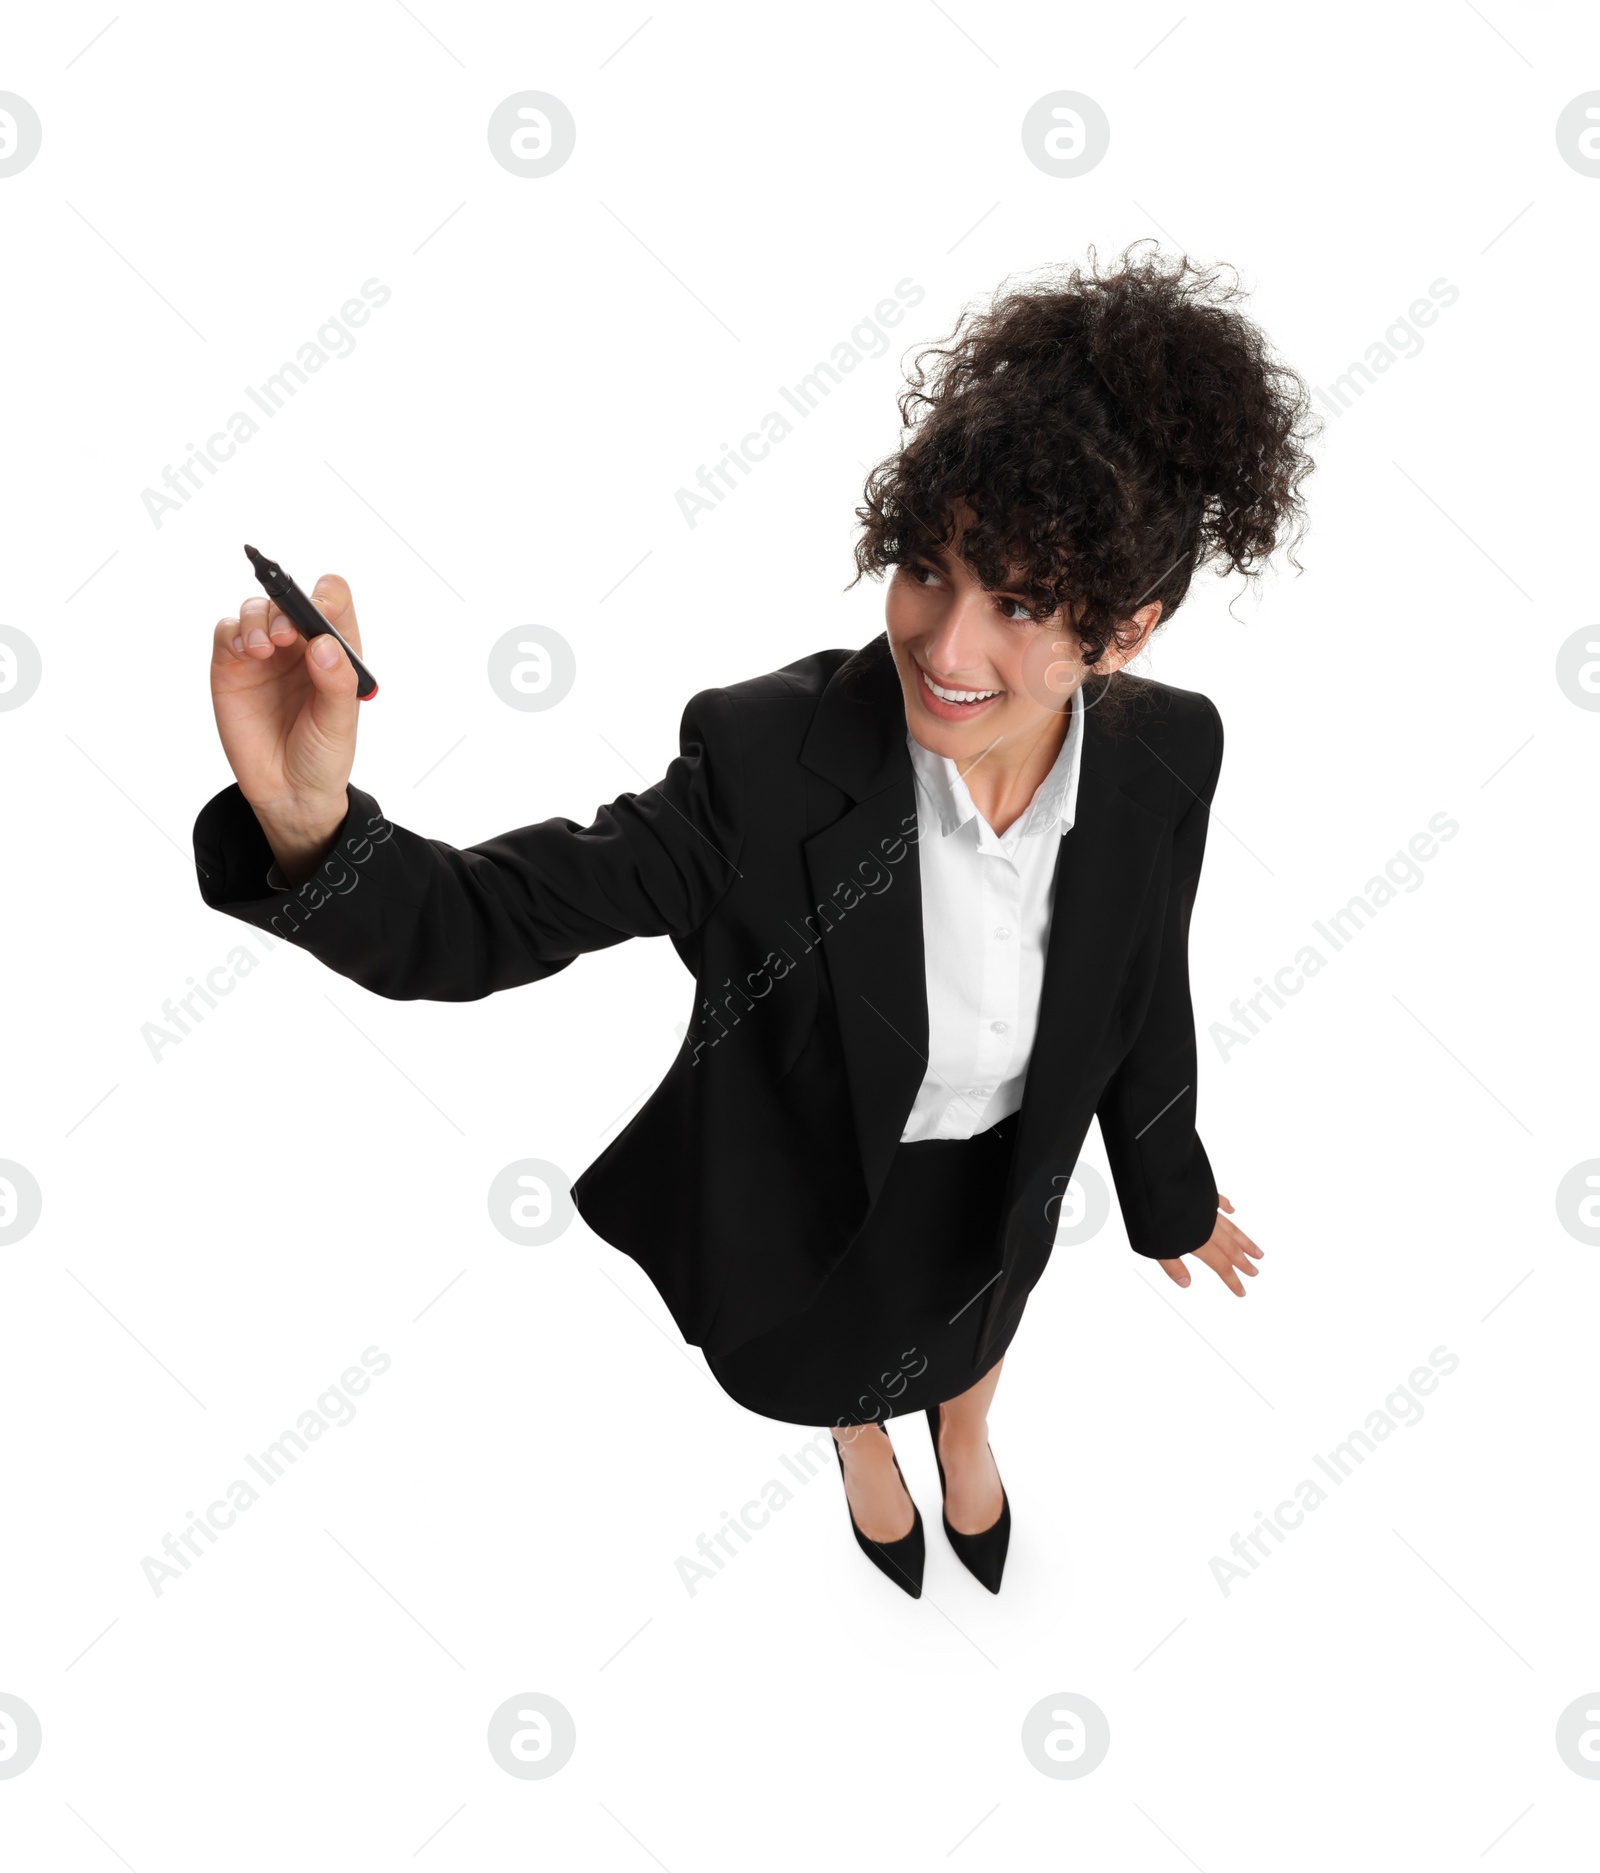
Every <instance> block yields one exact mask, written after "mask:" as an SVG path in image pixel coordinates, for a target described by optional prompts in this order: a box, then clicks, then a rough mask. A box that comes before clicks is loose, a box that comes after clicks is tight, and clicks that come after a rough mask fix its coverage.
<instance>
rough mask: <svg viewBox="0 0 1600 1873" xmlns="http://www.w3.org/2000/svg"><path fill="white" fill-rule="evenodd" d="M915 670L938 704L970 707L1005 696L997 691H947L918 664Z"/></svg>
mask: <svg viewBox="0 0 1600 1873" xmlns="http://www.w3.org/2000/svg"><path fill="white" fill-rule="evenodd" d="M917 670H918V673H919V674H920V676H921V677H922V680H923V682H924V683H925V684H926V685H927V686H928V688H929V689H930V690H931V691H932V692H933V694H934V695H935V696H937V697H938V698H939V700H940V702H948V703H960V704H965V705H967V706H968V707H971V706H973V705H975V704H977V703H980V702H991V701H993V699H994V698H995V697H996V696H1003V695H1004V694H1005V691H1004V690H999V689H949V688H947V687H946V686H945V685H944V684H943V683H936V682H934V680H933V678H932V677H931V676H929V674H928V673H927V671H926V670H924V669H923V668H922V665H921V664H920V663H919V664H918V665H917Z"/></svg>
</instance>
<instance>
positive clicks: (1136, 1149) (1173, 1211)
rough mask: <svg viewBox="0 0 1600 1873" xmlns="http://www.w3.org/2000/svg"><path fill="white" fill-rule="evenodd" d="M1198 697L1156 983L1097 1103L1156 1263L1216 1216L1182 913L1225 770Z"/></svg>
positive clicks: (1188, 1244) (1144, 1246) (1185, 1250)
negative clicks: (1193, 783)
mask: <svg viewBox="0 0 1600 1873" xmlns="http://www.w3.org/2000/svg"><path fill="white" fill-rule="evenodd" d="M1205 702H1206V709H1207V713H1208V715H1209V718H1210V724H1211V732H1212V735H1213V736H1214V743H1213V746H1212V750H1211V754H1210V758H1209V761H1208V763H1207V766H1206V768H1205V769H1204V770H1203V777H1202V778H1201V779H1200V780H1199V782H1198V783H1197V788H1196V789H1195V790H1192V798H1191V799H1190V801H1189V804H1188V806H1187V808H1185V809H1181V810H1180V812H1179V816H1178V819H1177V822H1176V825H1175V827H1174V830H1173V841H1172V877H1171V883H1170V886H1169V888H1168V892H1167V903H1166V911H1165V914H1164V915H1163V917H1162V919H1161V921H1160V922H1159V923H1158V924H1157V925H1156V927H1155V928H1154V930H1153V931H1152V932H1151V935H1150V938H1149V939H1148V941H1149V943H1150V944H1151V945H1154V946H1156V947H1157V957H1156V964H1155V976H1154V985H1153V987H1152V989H1151V993H1150V999H1149V1002H1148V1004H1147V1006H1146V1008H1145V1013H1144V1019H1143V1021H1142V1022H1141V1024H1140V1027H1139V1031H1138V1033H1137V1035H1136V1036H1135V1037H1134V1041H1133V1045H1132V1047H1131V1048H1130V1049H1129V1051H1128V1053H1127V1054H1126V1055H1125V1056H1124V1058H1123V1060H1122V1063H1121V1065H1120V1066H1119V1067H1118V1068H1117V1071H1116V1072H1115V1073H1114V1074H1113V1075H1112V1077H1111V1079H1110V1080H1109V1081H1108V1083H1107V1085H1106V1089H1105V1091H1104V1093H1103V1094H1102V1095H1101V1098H1100V1101H1099V1104H1098V1106H1097V1107H1096V1116H1097V1117H1098V1119H1099V1121H1100V1134H1101V1137H1102V1138H1103V1139H1104V1141H1105V1147H1106V1156H1107V1158H1108V1160H1109V1161H1110V1165H1111V1175H1112V1180H1113V1182H1114V1183H1115V1184H1116V1189H1117V1203H1118V1206H1119V1207H1120V1209H1121V1211H1122V1218H1123V1223H1124V1226H1125V1227H1126V1229H1127V1232H1128V1240H1129V1242H1130V1243H1131V1244H1132V1246H1133V1248H1134V1249H1135V1250H1136V1251H1137V1253H1139V1254H1140V1255H1148V1256H1151V1257H1153V1258H1155V1259H1156V1260H1170V1259H1173V1258H1175V1257H1177V1256H1180V1255H1187V1254H1189V1253H1190V1252H1191V1251H1192V1250H1194V1249H1198V1248H1200V1247H1201V1246H1202V1245H1203V1244H1204V1243H1205V1242H1207V1241H1208V1240H1209V1239H1210V1236H1211V1233H1212V1231H1213V1230H1214V1229H1215V1228H1216V1222H1217V1185H1216V1179H1215V1177H1214V1175H1213V1174H1212V1170H1211V1165H1210V1162H1209V1161H1208V1159H1207V1157H1206V1153H1205V1147H1204V1145H1202V1144H1201V1142H1200V1136H1199V1133H1198V1132H1197V1131H1196V1130H1195V1113H1196V1102H1197V1093H1196V1081H1197V1079H1198V1071H1197V1068H1198V1059H1197V1051H1196V1047H1195V1030H1194V1009H1193V1005H1192V1003H1191V1001H1190V994H1189V918H1190V913H1191V912H1192V910H1193V908H1194V900H1195V891H1196V888H1197V887H1198V885H1199V883H1200V864H1201V860H1202V859H1203V858H1204V856H1205V849H1206V832H1207V829H1208V827H1209V824H1210V818H1211V802H1212V799H1213V797H1214V796H1215V794H1216V791H1217V778H1218V776H1219V775H1220V773H1221V771H1222V718H1221V716H1220V715H1219V714H1218V713H1217V708H1216V705H1215V704H1214V703H1212V702H1211V701H1210V699H1209V698H1206V699H1205ZM1141 960H1142V959H1141Z"/></svg>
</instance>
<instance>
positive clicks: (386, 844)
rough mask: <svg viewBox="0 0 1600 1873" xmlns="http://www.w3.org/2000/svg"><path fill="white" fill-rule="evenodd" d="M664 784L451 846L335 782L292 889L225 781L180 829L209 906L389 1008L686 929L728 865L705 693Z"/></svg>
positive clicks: (732, 797) (741, 805)
mask: <svg viewBox="0 0 1600 1873" xmlns="http://www.w3.org/2000/svg"><path fill="white" fill-rule="evenodd" d="M679 749H680V752H679V754H678V756H677V757H676V759H675V760H673V761H672V762H671V764H670V765H669V766H668V768H667V771H666V775H665V777H664V778H663V779H662V780H660V781H658V782H656V784H655V785H653V786H650V787H646V788H645V789H644V790H643V791H642V792H640V793H631V792H630V793H623V794H619V795H618V797H617V798H616V799H615V800H613V801H612V802H611V803H610V804H609V805H607V806H602V807H601V808H600V810H599V812H598V813H597V814H596V816H595V818H594V820H593V821H592V823H591V824H589V825H588V826H580V825H578V824H577V823H576V822H575V821H573V820H570V819H564V818H555V819H546V820H541V821H539V822H538V823H537V824H535V825H530V826H523V827H520V828H519V829H518V830H516V831H514V832H506V833H501V834H500V835H499V836H498V837H497V838H493V839H486V840H484V841H483V842H482V843H481V844H479V845H472V846H466V847H464V848H460V849H458V848H456V847H454V846H450V845H446V844H445V843H444V841H443V840H440V839H428V838H424V837H423V836H421V835H420V834H418V833H415V832H411V831H409V830H408V829H407V828H406V827H404V826H399V825H396V824H395V823H394V822H393V821H391V820H389V819H387V818H386V817H385V816H384V813H383V811H382V809H381V808H380V807H379V805H378V802H377V801H376V800H375V799H374V798H373V797H372V795H371V794H368V793H365V792H363V791H362V790H361V789H360V788H359V787H354V786H352V787H351V788H350V789H349V790H348V799H349V808H348V811H347V812H346V815H345V818H344V820H343V822H342V824H341V825H340V827H339V831H338V834H337V835H336V837H335V841H334V845H333V848H332V850H331V852H330V853H329V856H328V857H327V858H326V859H325V860H324V861H323V863H322V864H321V866H319V867H318V869H317V871H316V872H315V873H313V874H312V876H311V877H310V878H308V879H307V880H306V882H305V883H304V884H302V885H301V886H299V888H298V889H291V890H282V891H273V890H271V889H269V887H268V883H267V873H268V870H269V868H270V867H271V866H272V863H273V857H272V848H271V846H270V845H269V844H268V843H267V838H266V835H265V833H264V832H263V831H262V829H261V826H260V823H259V822H258V821H257V819H256V816H255V814H254V812H253V811H252V809H251V807H250V805H249V803H248V802H247V801H246V800H245V798H244V796H243V794H241V793H240V791H239V788H238V785H237V784H236V783H235V784H234V785H232V786H229V787H225V788H224V789H223V790H222V792H221V793H219V794H217V795H216V796H215V797H214V798H213V799H211V800H210V801H208V802H207V803H206V805H205V806H204V807H203V808H202V809H201V812H200V815H199V818H198V819H197V820H196V821H195V827H194V854H195V867H196V872H197V875H198V881H199V886H200V895H201V897H202V898H203V899H204V900H205V902H206V903H207V904H209V905H210V906H211V907H212V909H214V910H219V911H223V912H225V913H226V914H227V915H228V916H230V917H237V918H239V919H240V920H241V921H242V922H244V923H248V924H253V925H255V926H256V927H257V928H258V929H261V930H264V931H269V932H271V933H272V934H274V935H276V936H278V937H280V938H282V939H283V940H285V941H286V942H289V943H291V944H292V945H293V946H294V947H295V948H296V949H303V950H308V951H309V952H310V953H311V954H312V955H313V956H315V957H317V958H318V959H319V961H321V962H323V963H325V964H326V965H327V966H328V967H329V968H330V969H334V970H337V971H338V973H339V974H340V975H343V976H348V977H349V978H350V980H351V981H353V982H358V983H360V984H361V986H362V987H363V988H366V989H370V990H371V991H372V993H373V994H375V995H383V996H387V997H389V998H390V999H391V1000H395V1001H419V1000H420V1001H477V1000H480V999H481V998H482V997H484V996H486V995H492V994H494V993H495V991H496V990H498V989H507V988H514V987H516V986H518V985H519V984H521V983H524V982H537V981H539V980H541V979H543V978H544V977H546V976H551V975H554V974H556V972H557V971H558V970H561V969H564V968H566V967H567V965H568V964H569V963H571V962H572V961H573V960H574V959H575V958H576V957H578V956H580V955H582V954H583V953H584V952H586V951H588V950H599V949H606V948H609V947H610V946H611V945H613V944H617V943H621V942H623V941H625V940H626V939H627V938H628V937H648V936H685V935H687V934H688V933H689V932H691V931H693V930H696V929H698V928H699V926H700V925H701V924H703V923H704V922H705V920H706V918H707V917H708V916H709V915H710V914H711V912H712V910H713V909H714V908H715V907H716V905H717V904H718V903H719V902H720V900H721V899H722V897H723V896H724V894H725V893H726V892H727V891H728V889H729V888H730V886H731V885H732V884H733V881H734V879H735V878H736V877H737V876H738V861H739V856H740V851H741V848H742V845H743V840H744V834H745V797H746V782H745V768H744V757H743V749H742V745H741V742H740V736H739V727H738V723H737V721H736V719H735V716H734V712H733V705H732V703H731V701H730V699H729V697H728V695H727V693H726V692H725V691H723V690H720V689H708V690H702V691H701V692H700V693H699V694H698V695H695V696H693V697H691V698H690V700H689V703H688V705H687V706H686V708H685V709H684V712H683V717H682V720H681V723H680V726H679Z"/></svg>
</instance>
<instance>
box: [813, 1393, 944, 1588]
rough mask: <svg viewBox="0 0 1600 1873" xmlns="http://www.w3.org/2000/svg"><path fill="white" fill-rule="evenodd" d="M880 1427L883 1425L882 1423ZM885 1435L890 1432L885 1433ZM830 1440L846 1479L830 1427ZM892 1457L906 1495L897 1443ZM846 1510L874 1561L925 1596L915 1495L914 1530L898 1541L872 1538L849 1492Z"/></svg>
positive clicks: (922, 1547) (841, 1477)
mask: <svg viewBox="0 0 1600 1873" xmlns="http://www.w3.org/2000/svg"><path fill="white" fill-rule="evenodd" d="M880 1429H881V1427H880ZM883 1435H884V1436H885V1437H887V1436H888V1435H889V1434H888V1432H887V1431H885V1432H884V1433H883ZM828 1441H829V1442H830V1443H831V1444H832V1445H833V1451H834V1455H835V1456H836V1457H837V1458H838V1459H839V1480H840V1481H841V1482H843V1480H844V1452H843V1451H842V1450H841V1449H840V1448H839V1440H838V1438H836V1437H835V1436H834V1435H833V1433H832V1432H831V1431H830V1432H829V1433H828ZM889 1455H890V1459H891V1461H892V1462H893V1464H894V1468H895V1474H896V1475H897V1476H899V1477H900V1485H901V1487H902V1488H903V1489H905V1492H906V1494H907V1496H910V1495H911V1491H910V1489H909V1488H907V1487H906V1479H905V1477H904V1475H902V1474H901V1471H900V1459H899V1458H898V1457H896V1456H895V1455H894V1446H893V1445H892V1444H891V1445H890V1447H889ZM844 1506H845V1513H846V1514H847V1515H848V1516H849V1517H850V1529H851V1532H852V1533H853V1534H854V1536H855V1538H856V1545H857V1546H858V1547H859V1548H860V1550H861V1552H862V1553H863V1554H864V1555H865V1556H866V1557H867V1559H868V1560H869V1561H870V1562H871V1563H872V1565H873V1566H874V1567H876V1568H878V1569H880V1570H881V1571H882V1572H883V1573H885V1574H887V1575H888V1576H889V1578H890V1579H891V1580H892V1581H893V1582H894V1584H895V1585H896V1586H897V1587H899V1588H900V1589H902V1591H904V1592H906V1593H909V1594H910V1595H911V1597H912V1599H913V1600H920V1599H921V1598H922V1570H923V1565H924V1562H925V1561H926V1558H927V1543H926V1541H925V1539H924V1537H923V1532H922V1511H921V1510H920V1509H919V1508H918V1507H917V1505H916V1500H915V1498H913V1499H912V1503H911V1532H910V1533H909V1534H907V1535H902V1536H901V1537H900V1539H899V1540H898V1541H871V1540H869V1539H868V1538H867V1537H866V1536H865V1535H863V1534H862V1532H861V1529H860V1525H859V1524H858V1523H857V1521H856V1512H855V1510H854V1509H852V1508H851V1507H850V1497H849V1493H848V1492H846V1494H845V1499H844Z"/></svg>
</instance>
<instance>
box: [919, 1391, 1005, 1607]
mask: <svg viewBox="0 0 1600 1873" xmlns="http://www.w3.org/2000/svg"><path fill="white" fill-rule="evenodd" d="M941 1409H942V1407H941V1406H939V1405H929V1407H928V1409H927V1414H926V1415H927V1419H928V1429H929V1430H930V1431H931V1432H932V1433H933V1460H934V1462H935V1463H936V1464H938V1466H939V1494H940V1497H941V1499H942V1498H943V1496H944V1493H945V1487H944V1461H943V1459H942V1458H941V1457H940V1455H939V1414H940V1411H941ZM989 1454H990V1456H991V1457H992V1456H993V1455H994V1452H993V1450H991V1451H990V1452H989ZM995 1474H996V1475H997V1476H998V1475H999V1465H998V1464H997V1465H996V1466H995ZM940 1519H941V1520H942V1521H943V1523H944V1532H945V1539H946V1540H947V1541H948V1542H949V1543H950V1546H951V1547H952V1548H954V1549H955V1553H956V1559H957V1560H958V1561H959V1562H960V1563H961V1565H962V1566H963V1567H964V1568H965V1569H966V1570H967V1572H968V1573H969V1574H971V1575H972V1577H973V1578H974V1579H975V1580H979V1581H981V1582H982V1583H983V1585H984V1586H985V1587H987V1588H988V1589H989V1591H990V1592H991V1593H998V1592H999V1591H1000V1577H1001V1575H1002V1574H1003V1573H1004V1572H1005V1566H1006V1550H1007V1548H1008V1547H1010V1545H1011V1498H1010V1497H1009V1496H1007V1494H1006V1486H1005V1483H1004V1482H1003V1481H1002V1482H1001V1484H1000V1514H999V1516H998V1517H997V1518H996V1520H995V1521H994V1522H992V1523H991V1524H990V1525H989V1527H988V1528H983V1529H980V1530H979V1531H978V1533H977V1534H976V1535H963V1534H962V1533H961V1532H960V1530H959V1529H954V1528H952V1527H951V1526H950V1517H949V1516H948V1515H947V1514H945V1513H944V1511H943V1509H942V1508H941V1510H940Z"/></svg>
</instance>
